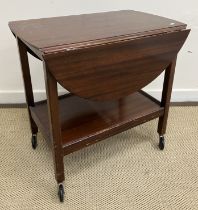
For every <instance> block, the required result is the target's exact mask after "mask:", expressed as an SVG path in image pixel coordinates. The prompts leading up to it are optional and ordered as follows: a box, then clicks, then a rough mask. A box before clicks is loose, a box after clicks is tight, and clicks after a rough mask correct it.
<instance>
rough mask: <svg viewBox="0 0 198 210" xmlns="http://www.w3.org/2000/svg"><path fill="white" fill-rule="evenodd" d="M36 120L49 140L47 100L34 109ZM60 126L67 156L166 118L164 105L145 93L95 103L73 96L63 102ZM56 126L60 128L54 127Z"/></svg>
mask: <svg viewBox="0 0 198 210" xmlns="http://www.w3.org/2000/svg"><path fill="white" fill-rule="evenodd" d="M30 109H31V113H32V116H33V118H34V120H35V121H36V122H37V124H38V125H39V128H40V126H41V128H40V130H42V131H43V133H44V135H45V137H46V138H47V139H49V136H50V133H49V130H50V129H49V127H50V123H49V120H48V119H49V117H48V112H47V110H48V109H47V105H46V101H44V102H40V103H37V104H36V106H35V107H31V108H30ZM59 110H60V122H61V123H60V124H61V130H62V145H63V148H64V153H65V154H69V153H70V152H73V151H75V150H77V149H80V148H83V147H85V146H88V145H90V144H93V143H95V142H97V141H99V140H101V139H104V138H106V137H109V136H112V135H115V134H117V133H119V132H122V131H124V130H126V129H128V128H131V127H134V126H136V125H138V124H140V123H143V122H146V121H148V120H151V119H154V118H156V117H159V116H162V115H163V113H164V111H163V110H164V109H163V107H160V103H159V102H158V103H157V102H156V101H154V100H152V99H150V98H149V97H147V96H146V95H145V94H143V92H142V91H141V92H137V93H134V94H132V95H130V96H128V97H125V98H122V99H119V100H117V101H106V102H94V101H90V100H85V99H82V98H79V97H77V96H75V95H72V94H69V95H66V96H64V97H60V99H59ZM54 126H55V127H56V125H54Z"/></svg>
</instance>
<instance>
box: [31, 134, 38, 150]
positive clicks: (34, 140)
mask: <svg viewBox="0 0 198 210" xmlns="http://www.w3.org/2000/svg"><path fill="white" fill-rule="evenodd" d="M31 141H32V148H33V149H36V147H37V136H36V134H32V140H31Z"/></svg>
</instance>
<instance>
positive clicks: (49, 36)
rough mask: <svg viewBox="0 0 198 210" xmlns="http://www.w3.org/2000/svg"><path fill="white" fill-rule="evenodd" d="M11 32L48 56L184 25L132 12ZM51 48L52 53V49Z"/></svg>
mask: <svg viewBox="0 0 198 210" xmlns="http://www.w3.org/2000/svg"><path fill="white" fill-rule="evenodd" d="M9 27H10V29H11V31H12V32H13V33H14V34H15V35H17V36H19V37H20V38H21V39H22V40H23V41H25V42H26V43H29V44H30V45H31V46H32V47H34V48H36V49H37V50H38V49H40V50H41V51H42V52H45V53H47V52H48V51H51V50H54V49H53V48H52V47H55V51H60V50H63V49H66V48H67V49H69V48H70V47H72V48H76V47H77V46H79V45H80V46H87V45H88V46H90V45H95V44H104V43H107V42H114V41H117V40H120V39H126V38H127V39H132V38H134V37H140V36H146V35H153V34H159V33H164V32H168V31H174V30H181V29H184V28H185V27H186V24H184V23H181V22H178V21H175V20H171V19H168V18H163V17H160V16H156V15H151V14H147V13H143V12H137V11H132V10H124V11H113V12H104V13H95V14H83V15H72V16H63V17H53V18H42V19H34V20H22V21H14V22H10V23H9ZM51 48H52V49H51Z"/></svg>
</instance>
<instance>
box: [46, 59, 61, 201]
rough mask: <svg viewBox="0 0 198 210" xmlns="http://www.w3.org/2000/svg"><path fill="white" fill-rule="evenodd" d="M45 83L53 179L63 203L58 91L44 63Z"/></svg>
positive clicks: (55, 82)
mask: <svg viewBox="0 0 198 210" xmlns="http://www.w3.org/2000/svg"><path fill="white" fill-rule="evenodd" d="M44 70H45V83H46V92H47V103H48V116H49V123H50V133H51V142H52V151H53V157H54V158H53V159H54V167H55V177H56V180H57V182H58V184H59V191H58V194H59V198H60V201H61V202H62V201H63V198H64V188H63V184H62V182H63V181H64V180H65V176H64V163H63V157H64V155H63V149H62V135H61V124H60V117H59V116H60V115H59V104H58V103H59V102H58V90H57V81H56V80H55V78H54V77H53V76H52V75H51V73H50V72H49V71H48V69H47V67H46V65H45V63H44Z"/></svg>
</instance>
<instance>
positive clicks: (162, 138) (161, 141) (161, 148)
mask: <svg viewBox="0 0 198 210" xmlns="http://www.w3.org/2000/svg"><path fill="white" fill-rule="evenodd" d="M164 146H165V139H164V136H160V137H159V148H160V150H163V149H164Z"/></svg>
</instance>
